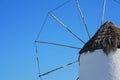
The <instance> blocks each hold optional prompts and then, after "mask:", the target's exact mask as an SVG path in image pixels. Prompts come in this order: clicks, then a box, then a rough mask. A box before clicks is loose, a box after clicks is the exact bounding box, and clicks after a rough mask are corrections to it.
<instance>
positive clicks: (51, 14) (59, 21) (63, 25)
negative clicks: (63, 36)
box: [49, 12, 85, 44]
mask: <svg viewBox="0 0 120 80" xmlns="http://www.w3.org/2000/svg"><path fill="white" fill-rule="evenodd" d="M49 14H50V16H51V17H53V18H54V19H55V20H56V21H57V22H58V23H59V24H61V25H62V27H64V28H65V29H66V30H67V31H68V32H69V33H71V34H72V35H73V36H74V37H75V38H77V39H78V40H80V41H81V42H82V43H83V44H85V42H84V41H83V40H82V39H80V38H79V37H78V36H77V35H76V34H75V33H73V32H72V30H70V29H69V28H68V26H66V25H65V24H64V23H63V22H62V21H61V20H59V19H58V18H57V17H56V16H55V15H54V14H53V13H52V12H49Z"/></svg>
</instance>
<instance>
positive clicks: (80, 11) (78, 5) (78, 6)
mask: <svg viewBox="0 0 120 80" xmlns="http://www.w3.org/2000/svg"><path fill="white" fill-rule="evenodd" d="M76 4H77V8H78V11H79V13H80V16H81V18H82V21H83V23H84V26H85V29H86V32H87V35H88V37H89V39H90V33H89V31H88V27H87V24H86V21H85V19H84V16H83V14H82V10H81V8H80V4H79V2H78V0H76Z"/></svg>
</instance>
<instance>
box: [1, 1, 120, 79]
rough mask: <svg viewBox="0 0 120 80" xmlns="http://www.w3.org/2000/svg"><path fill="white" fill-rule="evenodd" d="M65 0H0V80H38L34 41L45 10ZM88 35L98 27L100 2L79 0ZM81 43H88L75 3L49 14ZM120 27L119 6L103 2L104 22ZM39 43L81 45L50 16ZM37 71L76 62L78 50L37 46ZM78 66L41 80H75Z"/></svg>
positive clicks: (101, 3)
mask: <svg viewBox="0 0 120 80" xmlns="http://www.w3.org/2000/svg"><path fill="white" fill-rule="evenodd" d="M64 2H65V0H0V80H39V78H38V70H37V64H36V58H35V47H34V40H35V39H36V37H37V34H38V32H39V30H40V26H41V24H42V23H43V20H44V19H45V16H46V14H47V12H48V11H49V10H52V9H54V8H55V7H57V6H58V5H60V4H62V3H64ZM79 2H80V5H81V9H82V11H83V15H84V17H85V19H86V22H87V25H88V29H89V32H90V35H91V36H92V35H93V34H94V33H95V32H96V30H97V29H98V28H99V27H100V24H101V13H102V5H103V1H102V0H91V1H90V0H80V1H79ZM53 13H54V14H55V15H56V16H57V17H59V18H60V20H62V21H63V22H64V23H65V24H66V25H68V26H69V27H70V28H71V29H72V30H73V32H75V33H76V34H77V35H78V36H79V37H81V38H82V39H83V40H84V41H85V42H86V41H87V40H88V37H87V34H86V32H85V29H84V26H83V23H82V21H81V18H80V16H79V13H78V11H77V8H76V5H75V0H72V1H71V2H70V3H68V4H66V5H65V6H64V7H61V8H60V9H57V10H55V11H54V12H53ZM107 20H109V21H113V22H114V23H115V24H116V25H120V4H118V3H116V2H114V1H113V0H107V7H106V11H105V21H107ZM40 38H41V40H44V41H51V42H57V43H62V44H67V45H72V46H77V47H82V46H83V44H82V43H81V42H80V41H78V40H77V39H75V38H74V37H73V36H72V35H71V34H69V33H68V32H67V31H65V30H64V28H62V27H61V26H60V25H59V24H58V23H57V22H56V21H55V20H54V19H53V18H51V17H50V16H49V17H48V20H47V22H46V24H45V28H44V30H43V31H42V33H41V36H40ZM38 47H39V48H38V49H39V58H40V67H41V72H42V73H44V72H46V71H49V70H51V69H53V68H56V67H59V66H61V65H64V64H66V63H69V62H72V61H74V60H77V58H78V51H79V50H74V49H69V48H64V47H56V46H51V45H38ZM77 75H78V64H75V65H73V66H70V67H68V68H65V69H62V70H59V71H58V72H55V73H53V74H50V75H47V76H44V77H43V80H56V79H58V80H75V79H76V78H77Z"/></svg>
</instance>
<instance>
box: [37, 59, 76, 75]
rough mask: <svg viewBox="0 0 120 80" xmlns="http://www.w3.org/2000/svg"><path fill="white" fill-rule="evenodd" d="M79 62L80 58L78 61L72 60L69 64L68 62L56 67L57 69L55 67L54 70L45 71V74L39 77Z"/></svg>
mask: <svg viewBox="0 0 120 80" xmlns="http://www.w3.org/2000/svg"><path fill="white" fill-rule="evenodd" d="M77 62H78V60H77V61H74V62H71V63H68V64H66V65H63V66H61V67H58V68H55V69H53V70H51V71H48V72H46V73H43V74H41V75H39V77H42V76H45V75H48V74H50V73H52V72H54V71H57V70H59V69H62V68H65V67H68V66H70V65H72V64H75V63H77Z"/></svg>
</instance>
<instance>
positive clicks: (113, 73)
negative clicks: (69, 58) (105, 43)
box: [79, 49, 120, 80]
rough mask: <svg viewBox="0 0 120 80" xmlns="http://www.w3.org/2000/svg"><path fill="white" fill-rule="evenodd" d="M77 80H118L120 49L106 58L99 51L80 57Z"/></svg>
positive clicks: (119, 76)
mask: <svg viewBox="0 0 120 80" xmlns="http://www.w3.org/2000/svg"><path fill="white" fill-rule="evenodd" d="M79 62H80V67H79V80H120V49H117V51H116V52H114V51H111V52H110V54H109V55H108V56H107V55H105V53H104V52H103V51H102V50H101V49H99V50H95V51H94V52H91V53H89V52H88V53H86V54H82V55H81V56H80V61H79Z"/></svg>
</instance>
